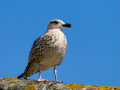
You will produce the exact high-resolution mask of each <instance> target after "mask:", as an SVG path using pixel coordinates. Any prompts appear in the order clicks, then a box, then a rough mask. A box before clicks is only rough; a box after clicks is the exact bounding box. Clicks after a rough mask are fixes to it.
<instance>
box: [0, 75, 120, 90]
mask: <svg viewBox="0 0 120 90" xmlns="http://www.w3.org/2000/svg"><path fill="white" fill-rule="evenodd" d="M0 90H120V87H116V86H113V87H111V86H100V85H82V84H65V83H62V82H59V81H46V82H37V80H28V79H18V78H8V77H0Z"/></svg>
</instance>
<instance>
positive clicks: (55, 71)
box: [54, 66, 57, 81]
mask: <svg viewBox="0 0 120 90" xmlns="http://www.w3.org/2000/svg"><path fill="white" fill-rule="evenodd" d="M56 73H57V70H56V66H54V74H55V81H57V74H56Z"/></svg>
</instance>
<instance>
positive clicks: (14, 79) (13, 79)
mask: <svg viewBox="0 0 120 90" xmlns="http://www.w3.org/2000/svg"><path fill="white" fill-rule="evenodd" d="M3 79H5V80H12V81H16V80H18V78H7V77H3Z"/></svg>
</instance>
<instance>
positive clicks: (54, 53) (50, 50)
mask: <svg viewBox="0 0 120 90" xmlns="http://www.w3.org/2000/svg"><path fill="white" fill-rule="evenodd" d="M65 27H71V25H70V24H65V23H64V22H63V21H61V20H58V19H55V20H52V21H50V22H49V24H48V27H47V32H46V33H44V34H43V35H42V36H40V37H38V38H37V39H36V40H35V41H34V43H33V46H32V48H31V51H30V54H29V59H28V65H27V67H26V69H25V71H24V73H23V74H21V75H20V76H19V77H18V78H21V77H24V78H25V79H27V77H30V76H31V75H33V74H34V73H36V72H39V71H40V78H41V70H42V71H46V70H48V69H49V68H51V67H54V70H55V71H54V73H55V76H56V66H57V65H59V64H61V62H62V61H63V58H64V56H65V53H66V48H67V41H66V37H65V35H64V33H63V32H62V29H64V28H65ZM56 80H57V76H56Z"/></svg>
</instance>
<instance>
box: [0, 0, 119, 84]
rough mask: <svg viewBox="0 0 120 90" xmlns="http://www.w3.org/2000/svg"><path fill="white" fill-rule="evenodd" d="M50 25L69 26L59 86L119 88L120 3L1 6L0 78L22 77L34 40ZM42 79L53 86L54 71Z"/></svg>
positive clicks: (68, 0) (17, 0) (46, 1)
mask: <svg viewBox="0 0 120 90" xmlns="http://www.w3.org/2000/svg"><path fill="white" fill-rule="evenodd" d="M53 19H61V20H63V21H64V22H65V23H71V25H72V28H65V29H64V30H63V32H64V34H65V35H66V37H67V42H68V47H67V52H66V55H65V58H64V60H63V62H62V63H61V65H59V66H57V67H56V68H57V76H58V80H59V81H64V83H74V84H90V85H106V86H119V85H120V37H119V35H120V0H64V1H63V0H34V1H33V0H1V1H0V42H1V44H0V70H1V71H0V77H11V78H16V77H17V76H18V75H20V74H21V73H23V72H24V70H25V68H26V65H27V62H28V55H29V52H30V50H31V47H32V44H33V42H34V40H35V39H36V38H37V37H39V36H40V35H42V34H43V33H45V32H46V30H47V24H48V22H49V21H50V20H53ZM38 78H39V74H38V73H37V74H34V75H33V76H31V77H29V78H28V79H33V80H37V79H38ZM42 78H43V79H48V80H52V81H53V80H55V77H54V73H53V68H51V69H49V70H48V71H44V72H43V71H42Z"/></svg>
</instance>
